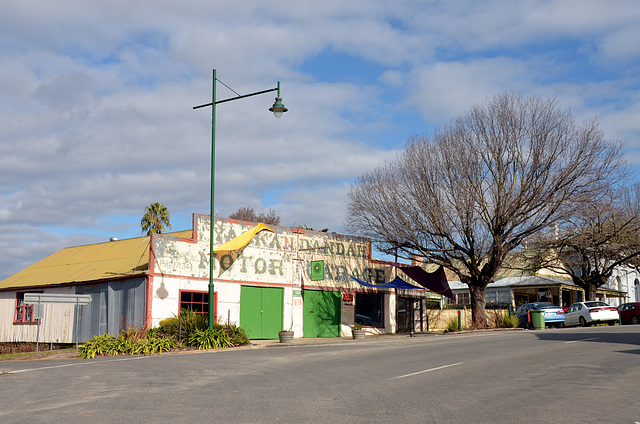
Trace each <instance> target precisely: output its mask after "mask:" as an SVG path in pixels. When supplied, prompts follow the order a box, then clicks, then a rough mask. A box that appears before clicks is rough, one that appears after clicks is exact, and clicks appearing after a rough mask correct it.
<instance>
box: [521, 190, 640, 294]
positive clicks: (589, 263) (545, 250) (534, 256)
mask: <svg viewBox="0 0 640 424" xmlns="http://www.w3.org/2000/svg"><path fill="white" fill-rule="evenodd" d="M639 195H640V188H639V186H638V185H637V184H636V185H634V186H633V187H632V188H631V189H626V188H625V189H616V188H615V187H611V188H610V189H609V190H606V191H605V192H604V193H602V194H601V195H600V196H599V197H598V198H594V199H589V201H583V202H580V203H581V205H580V206H581V207H580V208H577V209H575V210H574V212H573V214H571V215H570V216H568V217H566V218H565V219H563V220H559V221H558V222H556V223H555V224H554V225H552V226H551V227H550V228H548V229H547V231H542V232H540V233H539V234H537V235H535V236H534V238H533V240H532V241H531V242H530V243H528V248H527V249H526V250H524V251H523V252H522V253H521V254H522V255H523V256H524V257H525V258H526V259H527V260H526V261H524V262H525V263H528V264H531V265H533V266H535V268H545V269H548V270H551V271H555V272H557V273H560V274H566V275H567V276H569V277H571V279H572V281H573V282H574V283H575V284H576V285H577V286H578V287H580V288H582V289H583V290H584V291H585V298H586V299H587V300H595V299H596V291H597V289H598V288H599V287H601V286H603V285H605V284H606V283H607V281H609V278H611V275H612V274H613V271H614V270H615V269H616V268H617V267H619V266H621V265H628V266H632V267H635V266H636V265H637V264H638V260H639V257H640V210H639V205H638V200H639V199H640V197H639Z"/></svg>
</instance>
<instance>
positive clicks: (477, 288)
mask: <svg viewBox="0 0 640 424" xmlns="http://www.w3.org/2000/svg"><path fill="white" fill-rule="evenodd" d="M620 166H621V153H620V143H617V142H611V141H608V140H605V139H604V136H603V134H602V132H601V131H600V129H599V126H598V123H597V120H596V119H592V120H589V121H587V122H584V123H583V124H581V125H577V124H575V123H574V120H573V118H572V116H571V113H570V112H569V111H567V110H561V109H560V107H559V106H558V103H557V102H556V100H555V99H541V98H539V97H528V98H525V97H523V96H521V95H519V94H516V93H504V94H499V95H495V96H493V97H492V98H490V99H489V100H487V101H486V102H485V103H483V104H480V105H476V106H473V107H472V108H471V109H470V111H469V112H468V113H467V114H465V115H462V116H460V117H458V118H456V119H455V120H453V121H452V122H451V123H450V124H448V125H446V126H445V127H444V128H442V129H441V130H438V131H436V132H435V133H434V134H433V135H432V136H427V135H424V136H416V137H413V138H411V139H410V140H409V142H408V143H407V145H406V149H405V151H404V152H403V153H402V154H400V155H399V156H398V157H397V158H396V159H395V160H394V161H392V162H390V163H387V164H384V165H381V166H379V167H377V168H376V169H374V170H373V171H371V172H369V173H367V174H365V175H363V176H362V177H361V178H360V179H359V180H358V181H357V182H356V183H355V184H354V185H353V186H352V187H351V190H350V192H349V195H348V217H347V222H348V224H349V225H350V227H351V230H353V231H356V232H359V233H360V234H363V235H366V236H368V237H371V238H372V239H373V240H374V241H376V242H377V245H378V247H379V248H380V249H381V250H382V251H383V252H386V253H390V254H391V253H395V252H396V250H397V251H398V252H399V256H400V257H405V258H410V257H414V256H416V255H418V256H422V257H424V258H425V261H428V262H431V263H435V264H439V265H443V266H444V267H445V268H447V269H449V270H451V271H453V272H454V273H455V274H456V275H457V276H458V278H459V279H460V281H462V282H463V283H465V284H466V285H467V286H468V287H469V291H470V293H471V308H472V316H473V326H474V327H475V328H480V327H485V326H486V315H485V303H486V300H485V291H486V287H487V285H488V284H489V283H491V282H493V281H494V279H495V276H496V274H497V273H498V271H499V270H500V268H501V266H502V264H503V261H504V260H505V257H506V256H507V254H509V253H510V252H512V251H514V250H516V249H518V248H519V246H520V245H521V243H522V241H523V240H525V239H527V238H528V237H530V236H532V235H533V234H535V233H537V232H538V231H540V230H542V229H544V228H546V227H548V225H549V224H550V223H552V222H555V221H557V220H559V219H561V218H562V217H563V216H564V215H565V214H570V213H571V212H572V211H573V209H574V208H575V207H576V205H577V203H574V202H572V201H573V200H576V199H581V198H583V197H584V196H593V195H594V194H595V193H600V192H602V190H603V189H604V187H605V186H606V185H605V184H604V183H605V182H606V181H608V180H609V179H610V178H611V176H612V175H614V174H615V173H616V172H617V171H618V169H619V167H620Z"/></svg>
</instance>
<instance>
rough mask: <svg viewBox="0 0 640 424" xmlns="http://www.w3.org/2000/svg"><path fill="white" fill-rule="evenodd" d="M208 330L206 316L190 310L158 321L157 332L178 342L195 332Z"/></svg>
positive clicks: (184, 310) (183, 310)
mask: <svg viewBox="0 0 640 424" xmlns="http://www.w3.org/2000/svg"><path fill="white" fill-rule="evenodd" d="M215 324H217V323H215ZM218 325H219V324H218ZM208 328H209V318H208V315H206V314H198V313H196V312H193V311H192V310H190V309H182V310H181V311H180V315H178V316H174V317H171V318H167V319H164V320H162V321H160V323H159V324H158V330H157V331H158V332H159V333H160V334H164V335H167V336H173V337H175V338H177V339H178V340H182V339H185V338H188V337H189V335H190V334H191V333H192V332H194V331H195V330H205V329H208Z"/></svg>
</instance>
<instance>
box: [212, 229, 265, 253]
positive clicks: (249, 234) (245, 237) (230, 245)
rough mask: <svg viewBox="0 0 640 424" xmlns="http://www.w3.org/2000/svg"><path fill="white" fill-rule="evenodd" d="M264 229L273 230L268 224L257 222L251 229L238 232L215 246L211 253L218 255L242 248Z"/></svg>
mask: <svg viewBox="0 0 640 424" xmlns="http://www.w3.org/2000/svg"><path fill="white" fill-rule="evenodd" d="M265 230H266V231H271V232H272V233H273V232H274V231H273V230H272V229H271V228H269V226H268V225H266V224H258V225H256V226H255V227H253V228H252V229H250V230H248V231H245V232H244V233H242V234H240V235H239V236H238V237H234V238H232V239H231V240H229V241H228V242H226V243H224V244H221V245H220V246H218V247H216V248H215V249H213V253H218V254H219V256H224V255H228V254H230V252H233V251H236V250H240V249H243V248H244V247H245V246H246V245H247V244H249V242H250V241H251V240H252V239H253V237H254V236H255V235H256V234H258V233H259V232H260V231H265Z"/></svg>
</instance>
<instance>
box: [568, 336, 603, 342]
mask: <svg viewBox="0 0 640 424" xmlns="http://www.w3.org/2000/svg"><path fill="white" fill-rule="evenodd" d="M599 338H600V337H590V338H588V339H580V340H571V341H570V342H565V343H577V342H586V341H589V340H597V339H599Z"/></svg>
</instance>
